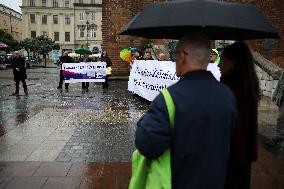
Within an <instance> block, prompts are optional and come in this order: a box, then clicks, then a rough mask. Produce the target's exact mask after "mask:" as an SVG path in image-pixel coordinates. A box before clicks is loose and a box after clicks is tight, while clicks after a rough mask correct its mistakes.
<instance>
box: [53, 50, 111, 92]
mask: <svg viewBox="0 0 284 189" xmlns="http://www.w3.org/2000/svg"><path fill="white" fill-rule="evenodd" d="M91 61H92V60H91V59H90V58H89V57H86V58H85V57H80V58H79V59H78V60H77V61H74V60H73V58H71V57H70V56H68V52H67V51H65V52H64V53H63V56H61V57H60V58H59V61H58V64H59V65H60V73H59V76H60V81H59V85H58V87H57V89H62V85H63V81H64V74H63V70H62V64H63V63H73V62H78V63H79V62H91ZM100 61H101V62H106V67H107V68H108V67H111V66H112V61H111V59H110V57H109V56H108V54H107V52H106V51H103V52H102V54H101V58H100ZM108 80H109V75H106V77H105V82H103V83H102V85H103V88H104V89H107V88H108V86H109V83H108ZM68 87H69V83H65V89H66V90H68ZM82 89H83V90H86V91H88V90H89V82H82Z"/></svg>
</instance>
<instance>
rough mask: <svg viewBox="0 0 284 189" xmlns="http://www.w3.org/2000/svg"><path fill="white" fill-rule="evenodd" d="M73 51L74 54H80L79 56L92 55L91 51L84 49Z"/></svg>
mask: <svg viewBox="0 0 284 189" xmlns="http://www.w3.org/2000/svg"><path fill="white" fill-rule="evenodd" d="M74 51H75V53H76V54H80V55H91V54H92V51H90V50H89V49H86V48H77V49H75V50H74Z"/></svg>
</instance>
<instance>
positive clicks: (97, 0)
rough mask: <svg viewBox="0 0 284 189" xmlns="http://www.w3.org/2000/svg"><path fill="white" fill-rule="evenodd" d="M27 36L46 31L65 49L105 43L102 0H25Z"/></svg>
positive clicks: (30, 36)
mask: <svg viewBox="0 0 284 189" xmlns="http://www.w3.org/2000/svg"><path fill="white" fill-rule="evenodd" d="M21 8H22V13H23V24H24V38H34V37H37V36H40V35H46V36H48V37H49V38H51V39H53V40H54V41H55V42H56V43H58V44H59V45H60V47H61V49H62V51H65V50H73V49H75V48H77V47H87V46H88V47H90V48H92V47H94V46H99V47H100V45H101V41H102V34H101V31H100V30H101V20H102V19H101V15H102V8H101V0H23V1H22V6H21Z"/></svg>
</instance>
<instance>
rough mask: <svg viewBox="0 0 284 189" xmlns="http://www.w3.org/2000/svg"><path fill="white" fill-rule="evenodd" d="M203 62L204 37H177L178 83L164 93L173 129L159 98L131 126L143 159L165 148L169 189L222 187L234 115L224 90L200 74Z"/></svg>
mask: <svg viewBox="0 0 284 189" xmlns="http://www.w3.org/2000/svg"><path fill="white" fill-rule="evenodd" d="M209 57H210V40H209V38H208V37H207V36H206V35H205V34H201V33H192V34H190V35H188V36H185V37H183V38H182V39H181V41H179V43H178V47H177V50H176V73H177V75H178V76H180V80H179V81H178V82H177V83H175V84H174V85H172V86H171V87H169V88H168V90H169V92H170V95H171V96H172V98H173V101H174V105H175V117H174V129H173V130H172V129H171V126H170V121H169V115H168V111H167V106H166V104H165V100H164V97H163V95H162V94H159V95H158V96H157V97H156V98H155V99H154V101H153V102H152V103H151V105H150V108H149V110H148V111H147V112H146V113H145V114H144V115H143V116H142V117H141V118H140V120H139V121H138V123H137V130H136V133H135V145H136V147H137V149H138V150H139V152H140V153H141V154H143V155H144V156H145V157H146V158H147V159H149V160H153V159H156V158H158V157H159V156H161V155H162V154H163V153H164V152H165V151H166V150H168V149H170V151H171V176H172V179H171V180H172V188H176V189H180V188H182V189H183V188H204V189H205V188H206V189H207V188H212V189H213V188H214V189H223V188H224V183H225V176H226V170H227V163H228V157H229V152H230V142H231V135H232V132H233V129H234V125H235V121H236V116H237V113H236V107H235V97H234V95H233V94H232V92H231V91H230V89H229V88H228V87H226V86H225V85H224V84H222V83H220V82H218V81H217V80H216V79H215V78H214V76H213V75H212V73H211V72H209V71H206V68H207V65H208V62H209Z"/></svg>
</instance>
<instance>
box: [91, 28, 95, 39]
mask: <svg viewBox="0 0 284 189" xmlns="http://www.w3.org/2000/svg"><path fill="white" fill-rule="evenodd" d="M91 37H96V29H91Z"/></svg>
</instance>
